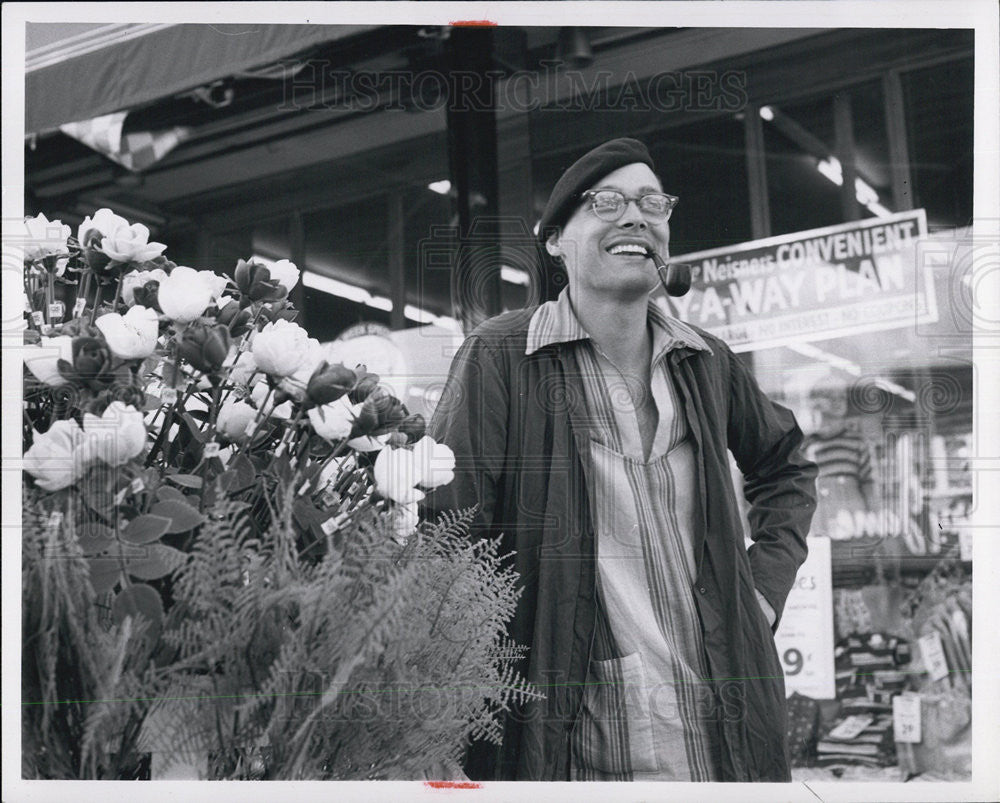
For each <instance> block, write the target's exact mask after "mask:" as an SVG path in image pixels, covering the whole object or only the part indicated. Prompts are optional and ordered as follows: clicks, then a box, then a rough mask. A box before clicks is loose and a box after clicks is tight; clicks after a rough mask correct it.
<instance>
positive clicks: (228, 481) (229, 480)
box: [219, 454, 257, 493]
mask: <svg viewBox="0 0 1000 803" xmlns="http://www.w3.org/2000/svg"><path fill="white" fill-rule="evenodd" d="M219 481H220V482H221V483H222V488H223V490H224V491H226V493H237V492H239V491H243V490H245V489H247V488H249V487H251V486H252V485H254V484H255V483H256V482H257V469H256V468H254V465H253V463H252V462H250V458H248V457H247V456H246V455H245V454H240V455H237V456H236V457H235V458H233V460H232V461H230V463H229V466H228V468H227V469H226V470H225V471H224V472H222V474H220V475H219Z"/></svg>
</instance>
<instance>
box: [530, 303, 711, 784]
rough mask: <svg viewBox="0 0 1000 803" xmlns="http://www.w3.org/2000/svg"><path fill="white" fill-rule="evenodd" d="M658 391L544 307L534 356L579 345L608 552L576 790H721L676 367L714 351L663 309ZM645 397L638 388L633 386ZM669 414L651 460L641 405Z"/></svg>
mask: <svg viewBox="0 0 1000 803" xmlns="http://www.w3.org/2000/svg"><path fill="white" fill-rule="evenodd" d="M647 320H648V323H649V326H650V329H651V332H652V337H653V350H652V363H651V383H650V385H651V386H650V387H649V388H645V389H641V388H640V389H637V388H635V387H633V388H632V389H631V390H630V389H629V387H628V384H629V383H628V381H627V378H626V377H623V376H622V375H621V373H620V372H619V371H618V369H617V368H615V366H614V365H613V364H612V363H611V362H610V361H609V360H608V359H607V358H606V357H605V356H604V355H602V354H601V353H600V351H599V349H598V348H597V347H596V345H595V344H594V343H593V341H592V340H591V339H590V337H589V336H588V335H587V333H586V331H585V330H584V329H583V327H582V325H581V324H580V323H579V320H578V319H577V317H576V315H575V313H574V312H573V308H572V304H571V303H570V300H569V295H568V293H567V291H566V290H564V291H563V293H562V294H561V295H560V296H559V298H558V299H557V300H556V301H553V302H549V303H547V304H544V305H542V306H541V307H539V309H538V310H537V311H536V313H535V315H534V316H533V318H532V320H531V323H530V325H529V329H528V345H527V353H529V354H530V353H531V352H532V351H534V350H536V349H538V348H541V347H543V346H545V345H549V344H552V343H573V344H574V346H575V347H574V348H573V350H572V354H573V358H574V360H575V362H576V367H577V370H578V372H579V375H580V377H581V379H582V383H583V387H584V394H585V399H586V407H587V412H588V421H589V422H590V424H591V429H590V433H589V434H590V457H591V460H590V463H591V465H590V467H589V470H588V476H587V485H588V491H589V499H590V504H591V514H592V520H593V522H594V527H595V534H596V540H597V578H598V580H597V583H598V588H597V592H598V613H597V627H596V632H595V636H594V649H593V653H592V656H591V663H590V667H589V670H588V677H587V684H586V689H585V692H584V700H583V705H582V709H581V713H580V716H579V718H578V720H577V722H576V723H575V724H574V727H573V730H572V732H571V737H570V738H571V777H572V778H573V779H575V780H610V781H619V780H621V781H624V780H666V781H690V780H697V781H710V780H714V779H716V778H717V777H718V770H717V766H718V749H719V746H718V743H717V737H716V723H715V719H714V717H715V706H714V702H713V701H714V695H713V692H712V687H711V683H710V682H709V681H708V680H707V676H708V670H707V666H706V663H705V657H704V649H703V645H702V635H701V626H700V623H699V620H698V614H697V610H696V607H695V602H694V598H693V594H692V585H693V582H694V577H695V572H696V567H695V556H694V551H693V546H692V536H693V531H694V515H695V487H696V486H695V478H696V465H695V455H694V448H693V445H692V440H691V438H690V434H689V432H688V427H687V424H686V420H685V416H684V414H683V408H682V406H681V404H682V402H681V399H680V397H679V394H678V392H677V389H676V387H675V385H674V382H673V380H672V379H671V376H670V371H669V368H668V366H667V361H666V359H665V358H666V355H667V354H668V353H669V352H670V351H671V350H672V349H674V348H680V347H687V348H692V349H703V350H709V348H708V345H707V344H706V343H705V342H704V340H703V339H702V338H701V337H700V336H699V335H698V333H697V332H695V331H694V330H693V329H691V328H690V327H688V326H686V325H685V324H683V323H681V322H680V321H677V320H675V319H673V318H670V317H669V316H667V315H666V314H665V313H664V312H663V311H662V310H661V309H660V308H659V307H658V306H657V305H656V304H655V302H653V301H652V300H651V301H650V303H649V307H648V318H647ZM632 384H633V385H634V382H633V383H632ZM637 390H638V391H639V392H648V393H651V394H652V397H653V401H654V402H655V405H656V409H657V412H658V422H657V429H656V434H655V436H654V440H653V444H652V448H651V450H650V453H649V458H648V460H647V459H646V458H645V456H644V454H643V447H642V442H641V437H640V433H639V426H638V419H637V416H636V411H635V407H634V406H633V399H634V397H635V395H636V391H637Z"/></svg>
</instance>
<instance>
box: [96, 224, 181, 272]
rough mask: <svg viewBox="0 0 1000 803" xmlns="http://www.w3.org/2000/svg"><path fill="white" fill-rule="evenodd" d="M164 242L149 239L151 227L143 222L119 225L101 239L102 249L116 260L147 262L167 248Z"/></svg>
mask: <svg viewBox="0 0 1000 803" xmlns="http://www.w3.org/2000/svg"><path fill="white" fill-rule="evenodd" d="M166 248H167V246H165V245H164V244H163V243H151V242H150V241H149V229H148V228H146V227H145V226H143V225H142V224H141V223H133V224H132V225H131V226H129V225H125V226H119V227H118V228H117V229H115V230H114V231H112V232H111V233H110V234H106V235H105V236H104V238H103V239H102V240H101V247H100V250H101V251H102V252H103V253H105V254H107V255H108V256H109V257H111V258H112V259H113V260H114V261H115V262H147V261H149V260H150V259H153V258H154V257H158V256H159V255H160V254H162V253H163V252H164V251H165V250H166Z"/></svg>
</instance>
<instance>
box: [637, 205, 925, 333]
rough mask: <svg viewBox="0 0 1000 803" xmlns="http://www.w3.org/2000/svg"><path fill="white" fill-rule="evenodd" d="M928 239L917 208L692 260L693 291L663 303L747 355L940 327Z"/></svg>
mask: <svg viewBox="0 0 1000 803" xmlns="http://www.w3.org/2000/svg"><path fill="white" fill-rule="evenodd" d="M926 234H927V218H926V215H925V214H924V210H923V209H916V210H913V211H911V212H902V213H900V214H897V215H892V216H890V217H882V218H870V219H867V220H862V221H857V222H855V223H846V224H843V225H840V226H830V227H828V228H824V229H812V230H810V231H803V232H798V233H795V234H785V235H781V236H780V237H769V238H767V239H765V240H755V241H754V242H749V243H742V244H740V245H734V246H731V247H727V248H716V249H713V250H711V251H700V252H697V253H694V254H685V255H684V256H683V257H681V258H680V259H682V260H683V261H684V262H686V263H688V264H689V265H691V273H692V285H691V291H690V292H689V293H688V294H687V295H685V296H682V297H680V298H668V297H667V296H666V295H665V294H662V291H658V292H659V297H658V299H657V303H659V304H660V305H661V306H662V307H663V308H664V309H665V311H666V312H668V313H669V314H671V315H673V316H674V317H676V318H679V319H681V320H683V321H687V322H688V323H692V324H694V325H696V326H700V327H701V328H703V329H705V330H707V331H709V332H711V333H712V334H714V335H717V336H718V337H720V338H722V339H723V340H724V341H726V343H728V344H729V345H730V346H731V347H732V348H733V350H734V351H738V352H739V351H752V350H754V349H759V348H769V347H773V346H780V345H784V344H786V343H804V342H807V341H811V340H825V339H827V338H832V337H843V336H845V335H854V334H858V333H861V332H874V331H880V330H883V329H894V328H899V327H904V326H911V327H912V326H914V325H915V324H922V323H932V322H934V321H936V320H937V303H936V298H935V295H934V283H933V275H932V272H931V266H930V265H929V264H927V265H925V264H921V260H920V259H919V258H918V253H919V251H918V249H917V247H916V244H917V240H918V238H920V237H923V236H925V235H926Z"/></svg>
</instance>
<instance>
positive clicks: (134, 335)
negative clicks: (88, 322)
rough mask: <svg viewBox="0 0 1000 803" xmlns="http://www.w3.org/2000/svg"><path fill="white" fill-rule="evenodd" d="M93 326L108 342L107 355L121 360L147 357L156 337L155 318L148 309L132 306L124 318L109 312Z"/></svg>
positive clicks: (157, 334)
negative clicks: (108, 352) (109, 350)
mask: <svg viewBox="0 0 1000 803" xmlns="http://www.w3.org/2000/svg"><path fill="white" fill-rule="evenodd" d="M94 326H96V327H97V328H98V329H100V330H101V334H103V335H104V339H105V340H107V341H108V348H109V349H111V353H112V354H114V355H115V356H116V357H118V358H119V359H122V360H138V359H143V358H145V357H148V356H149V355H150V354H152V353H153V351H155V349H156V340H157V338H158V337H159V336H160V322H159V317H158V316H157V314H156V310H151V309H149V307H140V306H135V307H132V309H130V310H129V311H128V312H126V313H125V314H124V315H119V314H118V313H117V312H109V313H108V314H107V315H102V316H101V317H100V318H98V319H97V320H96V321H94Z"/></svg>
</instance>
